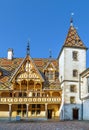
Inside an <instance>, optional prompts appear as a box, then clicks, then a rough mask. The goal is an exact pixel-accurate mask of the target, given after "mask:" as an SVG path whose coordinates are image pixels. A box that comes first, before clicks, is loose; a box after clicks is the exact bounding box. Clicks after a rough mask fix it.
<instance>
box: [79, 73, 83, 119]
mask: <svg viewBox="0 0 89 130" xmlns="http://www.w3.org/2000/svg"><path fill="white" fill-rule="evenodd" d="M79 99H80V100H81V101H82V104H81V120H83V99H82V98H81V76H80V75H79Z"/></svg>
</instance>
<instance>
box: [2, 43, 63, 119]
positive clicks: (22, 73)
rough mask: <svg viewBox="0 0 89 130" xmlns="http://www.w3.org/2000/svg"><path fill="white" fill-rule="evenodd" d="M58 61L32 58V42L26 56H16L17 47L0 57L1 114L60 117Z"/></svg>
mask: <svg viewBox="0 0 89 130" xmlns="http://www.w3.org/2000/svg"><path fill="white" fill-rule="evenodd" d="M58 75H59V69H58V61H57V60H55V59H52V58H48V59H32V58H31V57H30V55H29V45H28V47H27V55H26V57H25V58H14V57H13V50H12V49H9V50H8V57H7V58H1V59H0V117H5V118H6V117H7V118H9V119H12V118H15V117H16V116H18V115H19V116H20V117H21V118H26V119H27V118H41V119H42V118H43V119H51V118H53V119H55V118H59V109H60V105H61V93H62V89H61V87H60V83H59V78H58Z"/></svg>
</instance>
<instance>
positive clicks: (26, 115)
mask: <svg viewBox="0 0 89 130" xmlns="http://www.w3.org/2000/svg"><path fill="white" fill-rule="evenodd" d="M26 106H27V107H26V117H27V119H28V107H29V104H26Z"/></svg>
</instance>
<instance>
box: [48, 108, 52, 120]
mask: <svg viewBox="0 0 89 130" xmlns="http://www.w3.org/2000/svg"><path fill="white" fill-rule="evenodd" d="M48 119H52V110H48Z"/></svg>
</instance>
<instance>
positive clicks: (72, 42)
mask: <svg viewBox="0 0 89 130" xmlns="http://www.w3.org/2000/svg"><path fill="white" fill-rule="evenodd" d="M64 47H77V48H85V49H86V46H85V45H84V43H83V42H82V40H81V39H80V37H79V35H78V33H77V30H76V29H75V28H74V26H70V28H69V31H68V34H67V37H66V40H65V42H64Z"/></svg>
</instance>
